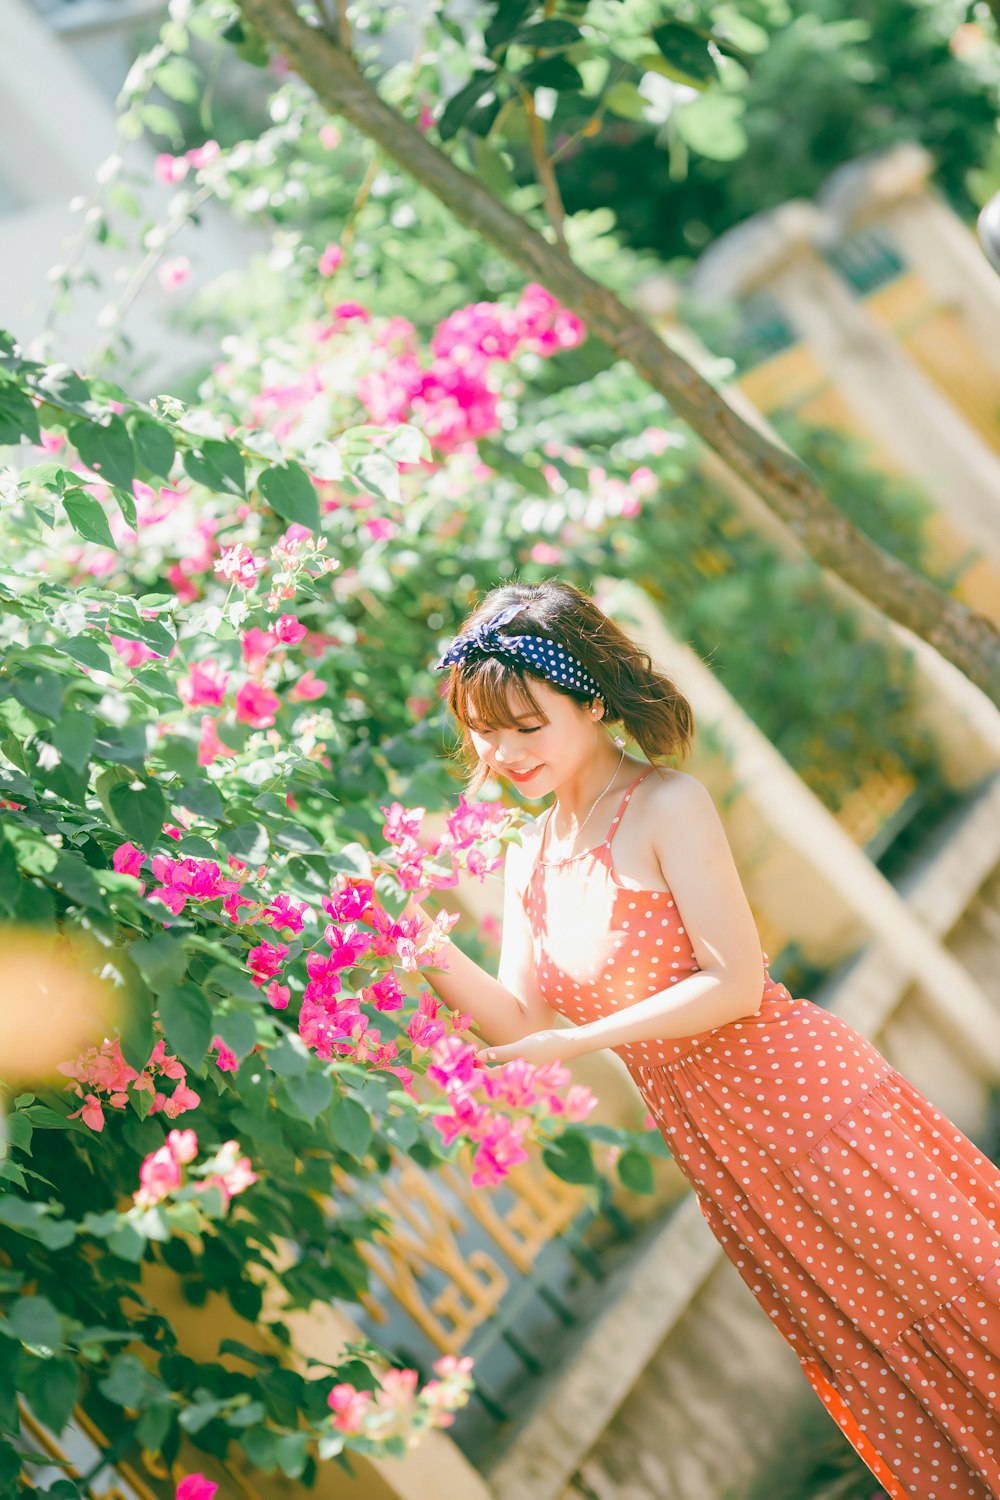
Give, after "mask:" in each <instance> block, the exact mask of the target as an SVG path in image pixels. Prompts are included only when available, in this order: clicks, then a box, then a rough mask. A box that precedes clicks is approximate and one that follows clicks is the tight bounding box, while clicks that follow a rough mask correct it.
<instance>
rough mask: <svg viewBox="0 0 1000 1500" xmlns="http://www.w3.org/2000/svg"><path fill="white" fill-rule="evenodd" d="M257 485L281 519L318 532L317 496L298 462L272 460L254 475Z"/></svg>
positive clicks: (313, 486)
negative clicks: (273, 462)
mask: <svg viewBox="0 0 1000 1500" xmlns="http://www.w3.org/2000/svg"><path fill="white" fill-rule="evenodd" d="M257 488H258V490H259V491H260V493H261V494H262V495H263V497H264V499H265V500H266V501H267V503H268V505H269V506H270V507H271V509H272V510H273V511H274V512H275V513H276V514H277V515H279V516H280V517H281V519H282V520H283V521H288V522H294V523H296V524H297V525H299V526H308V527H309V529H310V531H314V532H318V531H319V529H320V524H319V496H318V495H317V493H316V486H315V485H314V484H313V482H312V480H311V479H310V478H309V475H308V474H307V473H306V471H305V469H304V468H303V467H302V465H301V464H297V463H288V464H274V465H273V466H272V467H271V468H270V469H263V470H262V471H261V473H260V474H259V475H258V476H257Z"/></svg>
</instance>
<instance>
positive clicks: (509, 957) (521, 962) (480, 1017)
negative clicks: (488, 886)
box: [404, 844, 558, 1046]
mask: <svg viewBox="0 0 1000 1500" xmlns="http://www.w3.org/2000/svg"><path fill="white" fill-rule="evenodd" d="M524 853H525V851H524V848H523V847H522V846H520V845H518V844H508V846H507V857H506V859H505V861H504V910H503V939H502V942H501V946H500V962H499V966H498V970H497V978H496V979H494V978H493V976H492V975H491V974H488V973H487V972H486V970H485V969H483V968H480V966H479V964H477V963H476V962H475V960H474V959H471V958H470V957H469V956H468V954H466V953H463V952H462V950H461V949H460V948H459V947H458V946H457V944H456V943H455V941H454V939H453V938H450V937H449V939H448V940H447V942H446V944H445V947H444V955H445V959H444V961H445V962H446V963H447V965H448V968H447V970H446V971H444V972H442V973H431V972H430V971H429V970H426V969H425V970H422V977H423V978H424V979H425V980H426V981H427V983H428V984H429V985H430V987H431V989H432V990H433V991H434V993H435V994H436V995H438V996H439V998H440V999H442V1000H443V1001H444V1003H445V1004H446V1005H447V1006H448V1007H449V1009H450V1010H456V1011H464V1012H465V1013H466V1014H467V1015H471V1017H472V1019H473V1021H474V1022H475V1024H476V1027H477V1028H478V1030H479V1031H480V1033H481V1034H482V1036H483V1037H484V1038H485V1039H486V1042H487V1043H488V1044H490V1045H495V1046H503V1045H505V1044H507V1043H514V1042H517V1041H518V1040H520V1038H521V1037H525V1036H529V1035H530V1034H531V1033H532V1032H535V1031H538V1030H539V1029H540V1028H541V1027H543V1026H552V1025H555V1023H556V1021H557V1019H558V1017H557V1016H556V1014H555V1012H554V1011H552V1010H550V1009H549V1007H548V1006H547V1005H546V1003H545V1001H544V1000H543V999H542V997H541V995H540V994H539V993H538V988H537V985H536V984H535V981H534V971H533V965H532V955H531V933H530V929H529V927H528V918H527V914H526V913H525V911H524V907H523V905H522V903H521V898H520V882H521V878H522V876H521V872H522V869H523V866H524ZM404 915H405V916H408V917H412V916H416V917H419V919H420V922H421V935H423V932H424V930H425V929H426V928H428V927H429V926H430V925H431V921H432V918H431V917H430V916H429V914H428V913H427V912H426V911H425V910H424V909H423V907H422V906H421V905H420V904H419V903H418V902H416V901H413V900H410V901H409V902H407V905H406V907H405V909H404Z"/></svg>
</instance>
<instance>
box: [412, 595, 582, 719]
mask: <svg viewBox="0 0 1000 1500" xmlns="http://www.w3.org/2000/svg"><path fill="white" fill-rule="evenodd" d="M527 607H528V601H527V600H524V601H523V602H522V603H520V604H509V605H508V606H507V608H506V609H502V610H501V611H500V613H499V614H496V615H494V616H493V617H492V619H490V620H485V621H484V622H483V623H482V624H481V625H477V626H476V627H475V629H474V630H470V631H468V632H467V633H466V634H465V635H457V636H456V637H455V639H454V640H453V641H452V643H451V645H450V646H449V647H448V649H447V651H446V652H445V653H444V655H443V656H442V657H441V659H440V660H439V661H436V662H435V663H434V671H435V672H443V671H444V669H445V668H446V667H450V666H452V665H453V664H455V663H456V662H462V661H464V660H465V659H466V657H467V656H470V655H472V654H473V653H476V654H478V655H480V656H500V657H504V658H506V659H507V660H508V661H515V662H519V663H521V664H522V665H523V666H526V667H530V669H531V670H532V671H533V672H537V673H538V674H539V676H541V677H547V678H548V680H549V681H550V682H555V683H558V684H559V686H560V687H568V688H572V689H573V690H574V692H577V693H586V694H587V696H588V697H591V698H593V697H602V696H603V694H602V693H601V689H600V687H599V686H598V684H597V683H596V682H595V680H594V678H593V677H591V675H590V673H589V672H588V671H587V669H586V667H584V666H582V665H581V664H580V662H578V661H577V659H576V657H575V656H572V655H571V654H570V653H569V652H568V651H567V650H566V649H565V648H564V647H563V646H560V645H559V644H558V642H557V641H550V640H549V639H548V637H547V636H544V635H501V634H500V631H499V627H500V626H501V625H506V623H507V621H508V620H512V619H513V618H514V616H515V615H517V614H520V612H521V611H522V610H523V609H527Z"/></svg>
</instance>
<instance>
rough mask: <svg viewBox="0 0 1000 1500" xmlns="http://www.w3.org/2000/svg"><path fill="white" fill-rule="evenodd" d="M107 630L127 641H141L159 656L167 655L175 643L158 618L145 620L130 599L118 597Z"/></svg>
mask: <svg viewBox="0 0 1000 1500" xmlns="http://www.w3.org/2000/svg"><path fill="white" fill-rule="evenodd" d="M108 631H109V633H111V634H113V635H120V636H122V637H124V639H125V640H127V641H142V642H143V644H144V645H146V646H148V647H149V648H150V650H151V651H155V652H156V653H157V654H158V655H159V656H169V655H170V653H171V651H172V650H173V649H174V646H175V645H176V640H175V637H174V636H173V634H172V633H171V632H170V631H169V630H168V629H167V627H166V626H165V625H164V624H163V623H162V622H161V621H160V620H159V619H149V620H147V619H146V618H145V617H144V616H143V615H140V614H138V613H137V612H136V610H135V608H134V606H132V602H131V600H128V601H126V599H125V598H120V599H119V601H118V604H117V606H116V607H115V609H114V610H113V611H112V613H111V615H110V617H109V619H108Z"/></svg>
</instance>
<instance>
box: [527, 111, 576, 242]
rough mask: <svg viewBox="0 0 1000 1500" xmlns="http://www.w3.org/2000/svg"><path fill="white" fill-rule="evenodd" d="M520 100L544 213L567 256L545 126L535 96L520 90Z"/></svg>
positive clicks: (560, 202)
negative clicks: (526, 118) (526, 121)
mask: <svg viewBox="0 0 1000 1500" xmlns="http://www.w3.org/2000/svg"><path fill="white" fill-rule="evenodd" d="M521 99H522V102H523V104H524V110H525V114H526V115H527V116H528V142H529V144H530V147H531V159H532V161H533V162H534V164H535V175H536V177H537V178H538V181H539V184H540V186H541V189H542V194H543V196H544V199H545V212H546V213H547V214H548V218H549V223H550V224H551V225H552V229H553V231H554V233H555V237H556V244H557V245H558V246H559V248H560V250H562V251H563V253H564V254H566V255H568V254H569V249H568V247H567V244H566V231H565V229H564V227H563V221H564V219H565V211H564V209H563V201H562V195H561V194H560V192H559V184H558V182H557V181H556V174H555V172H554V171H553V170H552V162H551V160H550V159H549V154H548V152H547V151H546V149H545V124H544V121H543V120H542V119H541V118H540V116H539V114H538V110H537V109H536V107H535V96H534V94H533V93H532V92H531V90H530V89H522V90H521Z"/></svg>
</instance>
